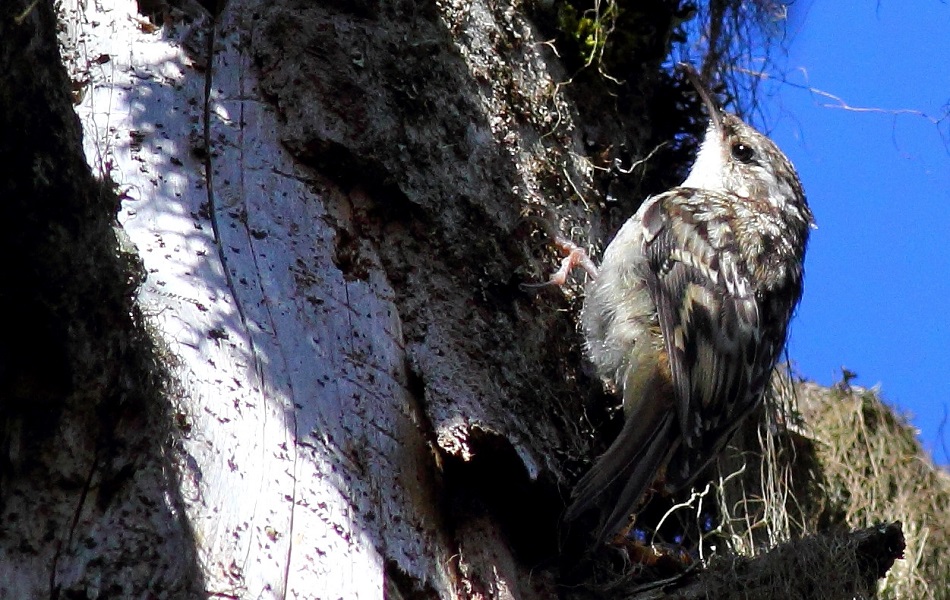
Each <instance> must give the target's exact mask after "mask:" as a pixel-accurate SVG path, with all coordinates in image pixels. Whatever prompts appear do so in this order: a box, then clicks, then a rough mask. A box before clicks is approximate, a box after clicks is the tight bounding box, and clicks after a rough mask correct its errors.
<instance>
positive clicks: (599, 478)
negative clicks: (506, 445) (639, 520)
mask: <svg viewBox="0 0 950 600" xmlns="http://www.w3.org/2000/svg"><path fill="white" fill-rule="evenodd" d="M658 379H659V378H658V377H654V378H652V381H651V383H654V385H646V386H643V388H641V389H639V390H634V393H639V394H640V397H639V398H636V399H629V398H628V399H627V401H629V400H634V401H633V402H632V403H629V404H627V402H625V404H627V406H632V410H629V411H627V415H626V419H625V421H624V424H623V429H621V431H620V435H618V436H617V439H615V440H614V442H613V443H612V444H611V445H610V447H609V448H608V449H607V451H606V452H604V454H603V455H602V456H601V457H600V458H598V459H597V461H596V462H595V463H594V466H593V467H591V470H590V471H589V472H588V473H587V474H586V475H584V477H583V478H582V479H581V480H580V481H579V482H578V483H577V485H576V486H575V487H574V492H573V494H572V498H573V501H572V503H571V505H570V506H569V507H568V509H567V512H566V513H565V517H564V518H565V519H566V520H568V521H575V520H577V518H578V517H580V516H581V515H582V514H584V513H586V512H587V511H589V510H590V509H592V508H595V507H596V508H597V509H599V511H600V521H601V530H600V533H599V534H598V537H597V542H596V543H597V544H598V545H599V544H601V543H603V542H604V541H606V540H607V539H608V538H609V537H610V536H611V535H613V534H615V533H617V531H618V530H619V529H620V528H621V526H622V525H623V524H624V522H625V521H626V520H627V518H628V516H629V515H630V513H632V512H633V511H634V510H635V509H636V508H637V506H638V504H639V502H640V499H641V497H642V496H643V494H644V492H645V491H646V490H647V488H648V487H649V486H650V484H651V483H653V481H654V479H655V478H656V475H657V472H658V471H659V470H660V467H661V466H662V465H664V464H665V463H666V461H667V460H669V457H670V454H671V453H672V451H673V450H675V448H676V446H677V442H676V440H677V438H676V436H675V435H674V427H675V426H676V423H675V415H676V412H675V410H673V409H672V407H671V404H670V402H669V400H668V398H669V396H668V395H667V394H669V390H665V389H660V388H662V386H660V385H656V384H657V383H659V381H657V380H658ZM626 392H627V390H625V395H626ZM664 396H665V397H664Z"/></svg>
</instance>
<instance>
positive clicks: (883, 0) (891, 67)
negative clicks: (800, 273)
mask: <svg viewBox="0 0 950 600" xmlns="http://www.w3.org/2000/svg"><path fill="white" fill-rule="evenodd" d="M788 36H789V38H788V39H787V40H786V46H787V50H788V56H787V57H783V58H781V59H779V61H778V66H777V68H775V69H770V72H772V73H773V74H775V75H778V76H781V75H782V72H784V77H785V78H786V80H787V81H789V82H792V83H793V84H798V85H805V86H809V87H812V88H815V89H817V90H821V91H823V92H827V93H829V94H833V95H834V96H837V97H839V98H841V99H842V100H843V101H844V102H846V103H847V104H848V105H850V106H852V107H859V108H874V109H884V111H881V112H864V111H853V110H845V109H842V108H836V107H833V105H835V104H836V101H835V100H833V99H831V98H828V97H823V96H822V95H819V94H815V93H811V92H809V91H806V90H803V89H801V88H799V87H795V85H788V84H780V85H776V86H774V87H773V88H771V90H770V91H771V92H772V93H771V94H770V95H768V96H764V97H763V98H762V102H763V104H765V105H766V107H765V114H766V117H765V120H766V121H767V125H768V126H769V128H770V129H771V136H772V138H773V139H774V140H775V141H776V142H777V143H778V144H779V146H780V147H782V148H783V149H784V150H785V152H786V154H787V155H788V156H789V158H791V160H792V162H793V163H794V164H795V166H796V167H797V169H798V171H799V175H800V176H801V179H802V182H803V183H804V186H805V190H806V194H807V195H808V199H809V202H810V203H811V206H812V209H813V210H814V212H815V215H816V218H817V221H818V230H816V231H814V232H813V233H812V238H811V244H810V246H809V255H808V257H807V262H806V287H805V297H804V300H803V301H802V305H801V307H800V309H799V312H798V316H797V318H796V320H795V322H794V324H793V326H792V332H791V341H790V355H791V358H792V360H793V361H794V362H795V363H796V366H797V370H798V371H799V372H800V374H802V375H804V376H805V377H807V378H809V379H814V380H816V381H818V382H820V383H824V384H831V383H833V382H835V381H837V380H839V379H840V377H841V370H840V369H841V367H842V366H844V367H847V368H848V369H850V370H852V371H855V372H856V373H857V374H858V377H857V379H856V380H855V383H856V384H858V385H862V386H868V387H870V386H873V385H876V384H879V385H880V386H881V391H882V393H883V396H884V399H885V400H886V401H887V402H888V403H890V404H892V405H895V406H897V407H899V408H900V409H901V410H902V411H904V412H905V413H909V414H911V415H912V416H913V423H914V424H915V425H916V426H917V427H918V428H919V429H920V430H921V437H922V440H923V442H924V445H925V447H926V448H927V449H928V450H930V451H931V453H932V454H933V455H934V457H935V458H936V460H937V461H938V462H940V463H942V464H947V463H948V462H950V457H948V456H947V448H948V447H950V424H948V425H947V426H946V427H945V429H946V431H943V432H942V437H941V422H942V421H943V420H944V418H945V414H946V413H950V117H948V118H947V119H945V120H944V121H942V122H939V123H936V124H935V123H934V122H932V121H931V120H929V119H934V120H936V119H939V118H940V117H941V116H942V115H944V114H946V113H947V110H948V109H947V107H948V102H950V5H948V4H945V3H941V2H940V1H938V0H913V1H897V0H880V1H879V2H878V3H876V4H875V3H874V2H820V1H811V0H806V1H799V2H797V3H795V4H794V5H792V6H791V7H790V13H789V22H788ZM894 111H919V112H920V113H924V114H925V115H926V117H925V116H921V115H919V114H912V113H902V112H894ZM928 117H929V119H928Z"/></svg>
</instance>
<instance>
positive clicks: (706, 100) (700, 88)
mask: <svg viewBox="0 0 950 600" xmlns="http://www.w3.org/2000/svg"><path fill="white" fill-rule="evenodd" d="M676 67H677V69H678V70H680V71H683V72H684V73H685V74H686V78H687V79H689V82H690V83H691V84H693V87H694V88H696V93H697V94H699V97H700V98H701V99H702V101H703V104H705V105H706V110H707V111H708V112H709V120H710V121H712V124H713V127H715V128H716V131H718V132H719V134H720V135H722V112H721V111H720V109H719V106H718V105H717V104H716V102H715V101H714V100H713V98H712V95H710V93H709V90H708V89H706V86H705V85H704V84H703V81H702V79H701V78H700V76H699V73H697V72H696V69H695V68H694V67H693V65H691V64H688V63H679V64H677V65H676Z"/></svg>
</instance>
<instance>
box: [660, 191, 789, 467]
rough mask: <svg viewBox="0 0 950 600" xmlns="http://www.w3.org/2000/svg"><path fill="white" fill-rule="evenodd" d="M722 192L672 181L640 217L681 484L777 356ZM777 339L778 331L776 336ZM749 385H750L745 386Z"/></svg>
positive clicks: (737, 416) (720, 441) (731, 424)
mask: <svg viewBox="0 0 950 600" xmlns="http://www.w3.org/2000/svg"><path fill="white" fill-rule="evenodd" d="M729 210H730V209H729V198H727V197H724V196H723V195H720V194H717V193H715V192H709V191H706V190H698V189H691V188H677V189H674V190H671V191H670V192H667V193H666V194H664V197H662V198H660V199H659V200H658V201H657V202H656V203H654V204H653V206H652V207H651V208H650V209H649V210H648V211H646V212H645V214H644V216H643V220H644V227H645V230H646V232H647V235H646V236H645V240H644V254H645V256H646V257H647V260H648V263H649V269H648V274H647V286H648V289H649V290H650V294H651V296H652V297H653V300H654V302H655V304H656V307H657V314H658V317H659V324H660V329H661V332H662V334H663V339H664V343H665V345H666V350H667V352H668V353H669V360H670V371H671V378H672V382H673V388H674V393H675V395H676V407H677V416H678V419H679V425H680V430H681V435H682V440H681V441H682V443H683V447H682V448H681V451H682V452H685V453H687V454H692V455H694V456H695V458H692V459H690V460H689V461H688V464H683V465H671V467H676V468H680V470H681V471H682V472H681V473H675V472H674V473H670V472H668V473H667V477H668V480H670V481H671V482H680V483H681V484H685V483H688V481H689V480H691V479H692V478H693V477H694V476H695V475H697V474H698V471H699V470H701V468H702V467H703V466H705V464H706V463H707V462H708V459H709V457H711V456H713V455H714V454H715V453H716V452H717V451H718V450H719V449H720V448H721V447H722V446H723V445H724V444H725V442H726V441H727V439H728V437H729V436H730V435H731V434H732V432H733V431H734V430H735V427H736V426H737V425H738V423H739V422H740V421H741V419H742V418H743V417H744V416H745V415H746V414H747V413H748V412H749V411H750V410H751V409H752V408H753V407H754V406H755V404H756V401H757V399H758V397H759V396H760V395H761V392H762V388H763V386H764V383H762V382H763V381H764V380H767V377H765V378H763V377H762V375H761V372H762V371H765V372H766V374H767V373H768V372H770V371H771V368H772V363H773V362H774V360H775V356H774V355H772V353H771V352H764V351H763V348H762V315H761V311H760V306H759V303H758V301H757V299H756V294H755V288H754V286H753V285H752V282H751V281H750V277H749V274H748V273H747V272H746V269H745V267H744V266H743V264H742V262H741V258H740V249H739V247H738V242H737V240H736V236H735V234H734V232H733V231H732V229H731V227H730V225H729V219H728V218H727V217H728V216H729V214H728V213H729ZM783 341H784V337H783ZM753 382H755V384H756V387H757V388H758V389H753Z"/></svg>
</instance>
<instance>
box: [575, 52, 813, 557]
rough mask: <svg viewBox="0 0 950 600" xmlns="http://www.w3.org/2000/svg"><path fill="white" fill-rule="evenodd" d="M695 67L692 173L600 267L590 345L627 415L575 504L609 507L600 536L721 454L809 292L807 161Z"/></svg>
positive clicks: (586, 323) (633, 224)
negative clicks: (651, 495) (731, 108)
mask: <svg viewBox="0 0 950 600" xmlns="http://www.w3.org/2000/svg"><path fill="white" fill-rule="evenodd" d="M685 70H686V74H687V76H688V78H689V80H690V81H691V82H692V84H693V86H694V87H695V88H696V90H697V92H698V94H699V96H700V98H701V100H702V103H703V104H704V105H705V106H706V109H707V111H708V113H709V124H708V127H707V129H706V131H705V134H704V137H703V139H702V142H701V143H700V146H699V150H698V152H697V155H696V159H695V161H694V163H693V165H692V167H691V169H690V171H689V174H688V176H687V177H686V179H685V180H684V181H683V183H682V184H681V185H679V186H677V187H675V188H673V189H670V190H669V191H667V192H664V193H661V194H658V195H656V196H653V197H650V198H648V199H646V200H645V201H644V202H643V204H642V205H641V206H640V208H639V209H638V210H637V211H636V213H635V214H634V215H633V216H632V217H630V218H629V219H628V220H627V221H626V222H625V223H624V224H623V226H622V227H621V228H620V230H619V231H618V233H617V234H616V236H615V237H614V238H613V240H612V241H611V242H610V244H608V246H607V248H606V249H605V251H604V255H603V260H602V262H601V264H600V266H599V268H588V272H589V273H591V275H592V276H593V277H591V278H590V279H589V281H588V283H587V286H586V289H585V299H584V304H583V307H582V309H581V317H580V321H581V327H582V329H583V333H584V337H585V346H586V351H587V354H588V356H589V358H590V360H591V362H592V363H593V365H594V366H595V367H596V370H597V372H598V374H599V375H600V376H601V377H602V378H603V379H604V380H606V381H607V382H608V383H609V384H610V385H611V387H612V388H614V389H616V390H617V391H618V392H619V393H620V395H622V399H623V413H624V424H623V427H622V429H621V431H620V433H619V435H618V436H617V438H616V439H615V440H614V441H613V443H612V444H611V445H610V446H609V447H608V449H607V451H606V452H605V453H604V454H603V455H602V456H600V457H599V458H598V459H597V460H596V461H595V462H594V465H593V466H592V467H591V469H590V471H589V472H587V474H586V475H584V476H583V477H582V478H581V479H580V481H579V482H578V483H577V484H576V485H575V487H574V490H573V493H572V498H571V504H570V506H569V507H568V508H567V511H566V513H565V519H566V520H567V521H568V522H571V521H576V520H577V519H578V518H579V517H580V516H581V515H582V514H585V513H587V512H588V511H589V510H591V509H594V508H597V509H598V510H599V514H600V530H599V532H598V533H597V543H603V542H605V541H606V540H608V539H610V538H611V536H614V535H615V534H617V533H618V532H619V531H620V530H622V529H623V526H624V525H626V523H627V522H628V519H629V517H630V515H631V513H633V512H634V511H635V510H637V509H638V508H639V504H640V502H641V499H642V498H643V497H644V495H645V493H646V492H647V491H648V490H649V489H650V488H651V485H652V484H653V483H654V482H655V481H656V480H657V479H658V477H659V478H660V479H661V480H662V481H663V484H662V487H661V489H663V490H664V491H665V492H667V493H673V492H675V491H677V490H680V489H684V488H685V487H687V486H689V485H690V484H691V483H692V482H693V481H694V480H695V478H696V477H697V476H698V475H699V474H700V473H701V472H702V471H703V470H704V469H705V468H706V466H708V465H709V464H710V463H711V462H712V461H713V460H714V459H715V458H716V456H717V455H718V454H719V453H720V452H721V450H722V449H723V448H724V447H725V445H726V444H727V443H728V441H729V439H730V438H731V436H732V434H733V433H735V431H736V430H737V428H738V427H739V425H740V424H741V423H742V421H743V420H744V419H745V418H746V417H747V416H748V415H749V414H750V413H752V412H753V410H754V409H755V408H756V407H757V406H758V405H759V404H760V403H761V402H762V397H763V395H764V393H765V391H766V388H767V386H768V384H769V380H770V377H771V373H772V370H773V369H774V367H775V364H776V362H777V361H778V358H779V356H780V354H781V352H782V350H783V348H784V346H785V342H786V336H787V333H788V326H789V321H790V320H791V317H792V314H793V312H794V310H795V308H796V306H797V305H798V303H799V301H800V299H801V296H802V290H803V277H804V267H803V263H804V259H805V249H806V245H807V242H808V236H809V231H810V229H811V228H813V227H814V217H813V215H812V212H811V210H810V208H809V206H808V203H807V201H806V199H805V194H804V190H803V188H802V184H801V181H800V179H799V177H798V174H797V172H796V171H795V168H794V166H793V165H792V163H791V161H789V159H788V158H787V157H786V156H785V154H784V153H783V152H782V151H781V150H780V149H779V148H778V146H777V145H776V144H775V143H774V142H773V141H772V140H771V139H769V138H768V137H767V136H766V135H764V134H762V133H760V132H759V131H757V130H756V129H754V128H753V127H752V126H750V125H749V124H747V123H745V122H744V121H743V120H742V119H741V118H740V117H738V116H737V115H735V114H733V113H730V112H727V111H725V110H723V109H722V108H720V107H719V105H718V104H717V103H716V102H714V101H713V98H712V96H711V95H710V93H709V92H708V91H707V90H706V88H705V87H704V85H703V83H702V82H701V81H700V79H699V76H698V75H697V74H696V72H695V71H693V70H692V69H690V68H686V69H685ZM571 261H572V262H573V263H577V262H579V263H581V264H583V262H584V259H583V258H582V259H577V258H576V257H574V256H573V254H572V257H571ZM588 262H589V261H588Z"/></svg>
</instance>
